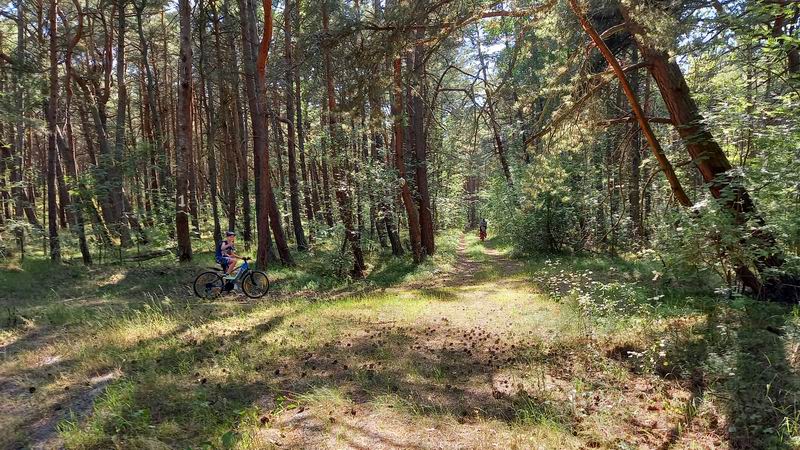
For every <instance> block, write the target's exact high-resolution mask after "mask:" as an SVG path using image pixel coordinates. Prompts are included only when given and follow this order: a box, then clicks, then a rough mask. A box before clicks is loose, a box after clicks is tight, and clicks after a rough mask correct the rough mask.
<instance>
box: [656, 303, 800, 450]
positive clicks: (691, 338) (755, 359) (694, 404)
mask: <svg viewBox="0 0 800 450" xmlns="http://www.w3.org/2000/svg"><path fill="white" fill-rule="evenodd" d="M707 306H708V307H707V308H705V310H704V311H703V313H704V314H705V321H704V323H703V324H702V325H699V326H697V327H696V328H695V329H693V330H691V331H688V330H687V329H686V328H684V329H683V331H682V332H679V333H680V334H679V335H678V337H677V339H675V340H674V342H673V343H672V344H671V346H672V347H671V348H670V349H669V352H668V353H669V355H670V358H673V359H675V361H674V363H673V364H672V365H671V366H670V367H669V368H660V369H659V370H657V372H658V373H659V374H660V375H662V376H663V377H665V378H677V379H678V380H679V381H680V382H681V383H682V384H683V385H685V386H686V387H687V388H688V389H689V390H690V391H691V393H692V395H691V397H690V398H689V399H688V400H687V401H686V405H685V408H684V418H683V420H682V421H680V422H679V423H678V424H677V425H676V426H675V427H674V428H673V429H672V430H671V431H670V434H669V440H668V441H667V442H666V443H665V444H664V445H663V446H662V447H661V448H662V449H665V450H666V449H668V448H672V446H673V445H675V444H676V443H677V442H679V441H680V439H681V436H682V434H683V433H684V431H686V430H688V429H690V428H691V427H692V425H693V422H694V421H696V420H697V419H698V416H699V413H700V410H701V408H702V407H703V406H704V403H705V402H707V401H709V396H711V399H713V400H714V401H716V400H719V401H720V403H721V405H722V406H723V410H724V411H725V415H726V417H727V421H726V422H725V423H721V422H720V423H717V419H716V418H713V420H712V427H713V426H716V427H717V431H718V433H719V434H721V435H723V436H726V437H727V439H728V441H729V442H730V445H731V448H737V449H791V448H796V442H792V441H791V439H792V438H793V436H796V435H797V432H798V429H800V425H798V420H799V419H800V409H798V406H800V405H799V404H798V400H800V396H799V395H798V394H799V393H800V390H799V388H800V379H798V376H797V374H796V373H795V371H794V370H793V368H792V366H791V364H790V363H789V361H788V358H787V354H786V347H787V339H786V338H785V337H786V334H787V331H791V329H792V327H793V325H792V324H791V323H790V321H789V318H790V311H789V310H788V309H787V308H786V307H784V306H781V305H774V304H769V303H761V302H755V301H747V302H746V303H745V304H744V306H743V307H741V308H737V309H733V308H731V307H729V306H728V305H707ZM684 325H685V324H684ZM795 345H796V344H795Z"/></svg>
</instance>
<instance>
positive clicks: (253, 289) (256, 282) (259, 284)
mask: <svg viewBox="0 0 800 450" xmlns="http://www.w3.org/2000/svg"><path fill="white" fill-rule="evenodd" d="M242 291H243V292H244V295H246V296H248V297H250V298H261V297H263V296H265V295H267V292H268V291H269V278H267V274H266V273H264V272H260V271H257V270H254V271H252V272H250V273H248V274H247V275H245V277H244V279H243V280H242Z"/></svg>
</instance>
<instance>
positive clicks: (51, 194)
mask: <svg viewBox="0 0 800 450" xmlns="http://www.w3.org/2000/svg"><path fill="white" fill-rule="evenodd" d="M56 8H57V0H50V10H49V12H48V18H49V20H48V25H49V28H50V30H49V31H50V99H49V103H48V105H47V225H48V231H49V237H50V259H51V260H52V261H53V262H61V244H60V242H59V237H58V206H57V205H56V165H57V164H58V153H57V148H56V146H57V144H56V133H57V130H58V124H57V123H56V109H57V108H58V90H59V87H58V32H57V31H58V29H57V22H56Z"/></svg>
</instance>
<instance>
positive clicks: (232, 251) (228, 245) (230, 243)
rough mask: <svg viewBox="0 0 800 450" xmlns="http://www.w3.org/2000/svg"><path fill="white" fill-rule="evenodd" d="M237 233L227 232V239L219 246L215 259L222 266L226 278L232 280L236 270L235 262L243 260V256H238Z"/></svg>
mask: <svg viewBox="0 0 800 450" xmlns="http://www.w3.org/2000/svg"><path fill="white" fill-rule="evenodd" d="M235 244H236V233H234V232H233V231H226V232H225V239H224V240H222V241H220V243H219V244H217V248H216V253H215V257H216V259H217V262H218V263H219V264H220V265H221V266H222V269H223V270H224V271H225V277H226V278H230V275H231V272H233V271H234V269H236V263H235V262H234V260H237V259H242V257H241V256H239V255H237V254H236V247H235Z"/></svg>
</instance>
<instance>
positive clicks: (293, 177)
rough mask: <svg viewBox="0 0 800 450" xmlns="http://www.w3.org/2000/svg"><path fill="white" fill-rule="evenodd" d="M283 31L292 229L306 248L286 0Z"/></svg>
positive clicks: (289, 13) (289, 12) (300, 246)
mask: <svg viewBox="0 0 800 450" xmlns="http://www.w3.org/2000/svg"><path fill="white" fill-rule="evenodd" d="M283 31H284V33H283V34H284V45H285V60H286V120H287V127H286V129H287V136H286V138H287V146H286V153H287V157H288V158H287V159H288V164H289V170H288V172H289V202H290V204H291V210H292V229H293V230H294V239H295V243H296V244H297V249H298V250H300V251H303V250H306V249H308V243H306V237H305V233H304V232H303V219H302V215H301V212H300V185H299V183H298V181H297V162H296V161H295V159H296V156H295V136H296V133H295V128H294V112H295V106H296V103H295V100H294V94H295V89H294V68H293V66H294V58H293V57H292V2H291V0H286V2H285V6H284V10H283Z"/></svg>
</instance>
